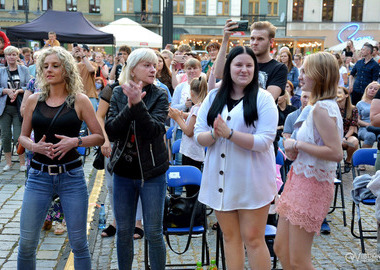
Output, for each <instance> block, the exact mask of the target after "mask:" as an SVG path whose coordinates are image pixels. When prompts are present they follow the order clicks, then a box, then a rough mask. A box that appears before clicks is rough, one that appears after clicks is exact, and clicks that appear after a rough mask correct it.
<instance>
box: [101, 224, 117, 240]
mask: <svg viewBox="0 0 380 270" xmlns="http://www.w3.org/2000/svg"><path fill="white" fill-rule="evenodd" d="M115 234H116V228H115V227H114V226H113V225H111V224H110V225H109V226H108V227H107V228H106V229H104V230H103V231H102V234H101V236H102V237H111V236H114V235H115Z"/></svg>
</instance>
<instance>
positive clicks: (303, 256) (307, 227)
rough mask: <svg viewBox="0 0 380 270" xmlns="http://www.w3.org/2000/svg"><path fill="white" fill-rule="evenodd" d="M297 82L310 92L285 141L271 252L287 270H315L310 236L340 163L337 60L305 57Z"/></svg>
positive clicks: (327, 203)
mask: <svg viewBox="0 0 380 270" xmlns="http://www.w3.org/2000/svg"><path fill="white" fill-rule="evenodd" d="M299 79H300V84H301V87H302V91H307V92H311V97H310V100H309V104H310V105H309V106H310V107H309V108H308V109H306V108H305V109H304V110H303V111H302V113H301V115H300V117H299V118H298V119H297V121H296V123H295V132H296V134H295V135H296V136H295V137H296V138H297V139H296V140H295V139H286V140H285V141H284V147H285V151H286V154H287V156H288V157H289V158H291V159H294V162H293V165H292V169H291V170H290V172H289V174H288V180H287V182H286V184H285V188H284V192H283V193H282V195H281V198H280V199H279V202H278V205H277V212H278V214H279V216H280V218H279V222H278V229H277V236H276V240H275V246H274V249H275V252H276V254H277V256H278V257H279V259H280V261H281V265H282V266H283V268H284V269H285V270H286V269H304V270H306V269H314V268H313V265H312V263H311V247H312V244H313V238H314V234H315V233H319V230H320V227H321V224H322V221H323V219H324V218H325V216H326V215H327V212H328V211H329V207H330V204H331V201H332V199H333V192H334V178H335V170H336V163H337V162H340V161H341V160H342V158H343V151H342V146H341V140H342V136H343V123H342V117H341V114H340V111H339V107H338V105H337V103H336V101H335V98H336V95H337V88H338V81H339V67H338V63H337V61H336V59H335V58H334V56H333V55H331V54H330V53H324V52H321V53H316V54H313V55H310V56H308V57H307V58H306V61H305V63H304V65H303V67H302V69H301V73H300V78H299Z"/></svg>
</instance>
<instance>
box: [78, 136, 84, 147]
mask: <svg viewBox="0 0 380 270" xmlns="http://www.w3.org/2000/svg"><path fill="white" fill-rule="evenodd" d="M82 144H83V141H82V137H81V136H78V146H82Z"/></svg>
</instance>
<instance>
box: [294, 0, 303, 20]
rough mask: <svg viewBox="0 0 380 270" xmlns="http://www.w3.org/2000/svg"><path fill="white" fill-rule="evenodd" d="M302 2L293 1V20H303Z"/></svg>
mask: <svg viewBox="0 0 380 270" xmlns="http://www.w3.org/2000/svg"><path fill="white" fill-rule="evenodd" d="M303 2H304V0H294V1H293V21H303Z"/></svg>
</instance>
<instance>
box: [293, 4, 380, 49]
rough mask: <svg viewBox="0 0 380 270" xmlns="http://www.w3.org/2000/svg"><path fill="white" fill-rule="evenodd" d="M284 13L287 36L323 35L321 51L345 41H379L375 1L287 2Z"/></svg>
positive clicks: (378, 7) (379, 22)
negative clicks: (286, 18)
mask: <svg viewBox="0 0 380 270" xmlns="http://www.w3.org/2000/svg"><path fill="white" fill-rule="evenodd" d="M287 13H288V21H287V34H288V35H289V36H300V35H302V36H324V37H325V48H328V47H332V46H334V45H336V44H339V43H341V42H344V41H347V40H348V39H361V38H372V39H374V40H377V41H380V16H379V14H380V1H379V0H288V12H287ZM357 49H360V48H357Z"/></svg>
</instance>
